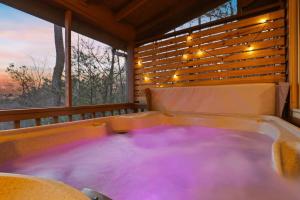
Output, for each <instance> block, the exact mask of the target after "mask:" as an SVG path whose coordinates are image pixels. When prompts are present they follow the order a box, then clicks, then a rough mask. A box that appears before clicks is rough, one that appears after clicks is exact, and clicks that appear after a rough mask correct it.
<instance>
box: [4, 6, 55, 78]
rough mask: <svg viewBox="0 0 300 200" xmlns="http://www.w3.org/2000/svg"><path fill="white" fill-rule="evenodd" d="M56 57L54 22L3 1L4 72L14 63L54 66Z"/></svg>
mask: <svg viewBox="0 0 300 200" xmlns="http://www.w3.org/2000/svg"><path fill="white" fill-rule="evenodd" d="M54 60H55V48H54V33H53V24H52V23H49V22H47V21H44V20H41V19H39V18H37V17H34V16H32V15H29V14H27V13H24V12H21V11H18V10H16V9H14V8H11V7H8V6H6V5H4V4H1V3H0V73H1V72H2V73H3V72H4V71H5V69H6V68H7V66H8V65H9V64H10V63H14V64H16V65H33V63H34V62H35V63H36V64H43V65H44V64H45V65H46V66H48V67H50V66H53V64H54Z"/></svg>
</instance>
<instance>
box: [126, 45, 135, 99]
mask: <svg viewBox="0 0 300 200" xmlns="http://www.w3.org/2000/svg"><path fill="white" fill-rule="evenodd" d="M127 98H128V103H133V102H134V43H133V42H131V43H129V44H128V46H127Z"/></svg>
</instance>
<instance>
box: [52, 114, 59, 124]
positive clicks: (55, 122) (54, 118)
mask: <svg viewBox="0 0 300 200" xmlns="http://www.w3.org/2000/svg"><path fill="white" fill-rule="evenodd" d="M53 123H54V124H57V123H58V116H54V117H53Z"/></svg>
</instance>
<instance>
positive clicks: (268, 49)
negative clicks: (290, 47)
mask: <svg viewBox="0 0 300 200" xmlns="http://www.w3.org/2000/svg"><path fill="white" fill-rule="evenodd" d="M285 35H286V30H285V11H284V10H279V11H275V12H272V13H268V14H264V15H260V16H255V17H251V18H246V19H241V20H235V21H232V22H229V23H223V24H218V25H215V26H213V27H207V28H205V29H202V30H198V31H194V32H193V33H190V34H183V35H178V36H175V37H171V38H166V39H163V40H157V41H154V42H152V43H149V44H146V45H143V46H139V47H136V48H135V56H134V57H135V97H136V100H137V101H139V100H142V99H143V90H144V89H145V88H151V87H177V86H194V85H218V84H234V83H252V82H280V81H284V80H285V71H286V59H285V56H286V50H285Z"/></svg>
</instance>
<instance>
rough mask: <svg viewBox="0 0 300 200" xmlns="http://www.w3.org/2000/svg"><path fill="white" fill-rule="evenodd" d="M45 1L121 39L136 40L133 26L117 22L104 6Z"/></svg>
mask: <svg viewBox="0 0 300 200" xmlns="http://www.w3.org/2000/svg"><path fill="white" fill-rule="evenodd" d="M44 1H47V2H49V3H51V4H54V5H57V6H60V7H64V8H65V9H68V10H71V11H73V13H74V15H75V16H77V17H79V18H80V19H82V20H86V21H87V22H88V23H91V24H94V25H96V26H97V27H99V28H101V29H102V30H104V31H106V32H108V33H109V34H111V35H113V36H115V37H117V38H119V39H122V40H124V41H132V40H134V38H135V30H134V28H133V27H132V26H131V25H128V24H124V23H120V22H117V21H116V20H115V17H114V15H113V13H112V12H111V10H109V9H108V8H106V7H104V6H102V5H90V4H87V3H86V2H84V1H82V0H51V1H49V0H44Z"/></svg>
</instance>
